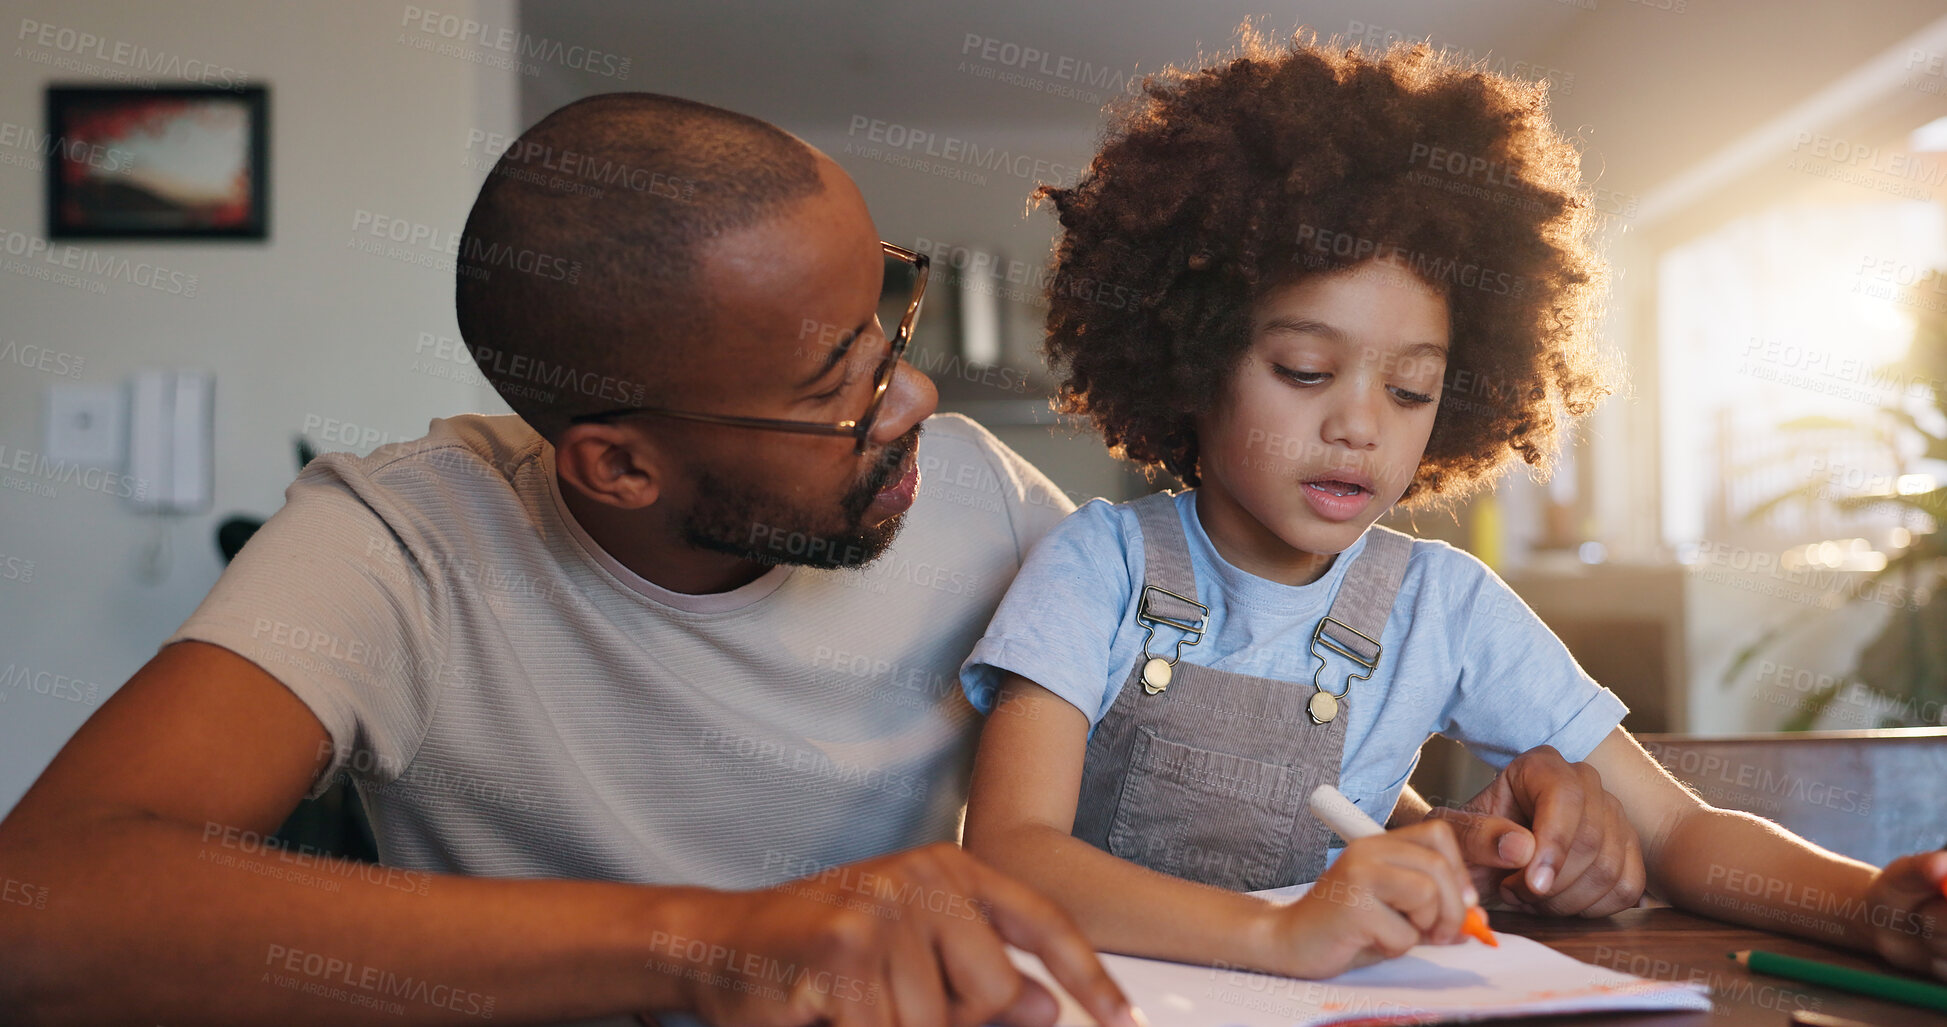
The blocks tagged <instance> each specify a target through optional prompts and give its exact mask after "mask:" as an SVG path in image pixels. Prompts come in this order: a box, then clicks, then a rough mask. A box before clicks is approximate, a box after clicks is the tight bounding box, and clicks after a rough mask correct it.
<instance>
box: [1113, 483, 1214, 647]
mask: <svg viewBox="0 0 1947 1027" xmlns="http://www.w3.org/2000/svg"><path fill="white" fill-rule="evenodd" d="M1129 508H1130V509H1131V510H1134V511H1135V512H1136V523H1137V524H1139V525H1140V526H1141V527H1142V533H1143V589H1142V595H1141V596H1139V597H1138V599H1137V601H1138V602H1139V603H1142V604H1144V605H1143V606H1142V607H1139V609H1142V610H1144V611H1145V612H1147V613H1148V614H1150V615H1151V616H1153V617H1156V618H1167V619H1168V620H1169V621H1171V622H1176V623H1181V624H1196V623H1200V622H1201V621H1202V620H1203V617H1204V613H1205V611H1204V609H1203V608H1202V607H1200V606H1197V605H1195V601H1196V598H1197V572H1196V570H1195V568H1193V567H1192V566H1191V565H1190V543H1189V540H1188V539H1187V538H1185V537H1184V535H1183V519H1182V517H1181V516H1179V515H1178V514H1177V512H1176V496H1175V495H1174V494H1172V493H1168V492H1156V493H1151V494H1150V495H1147V496H1144V497H1142V498H1141V499H1138V500H1135V501H1134V502H1132V503H1130V504H1129ZM1165 590H1167V591H1165ZM1170 593H1175V594H1174V595H1171V594H1170ZM1177 596H1181V597H1183V599H1188V600H1190V602H1187V603H1186V602H1183V601H1181V600H1179V599H1178V598H1177Z"/></svg>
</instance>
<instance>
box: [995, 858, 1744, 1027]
mask: <svg viewBox="0 0 1947 1027" xmlns="http://www.w3.org/2000/svg"><path fill="white" fill-rule="evenodd" d="M1310 887H1311V886H1310V885H1299V886H1297V887H1296V888H1286V889H1280V890H1279V891H1277V892H1267V893H1261V894H1264V895H1266V897H1271V898H1277V899H1280V900H1282V901H1295V900H1296V899H1297V897H1298V896H1299V895H1302V894H1304V892H1305V891H1306V890H1308V889H1309V888H1310ZM1495 937H1496V938H1497V939H1498V940H1499V941H1500V942H1501V946H1500V947H1499V948H1492V947H1490V946H1487V945H1484V944H1482V943H1480V942H1477V941H1471V940H1470V941H1465V942H1462V943H1460V944H1458V945H1421V946H1419V947H1417V948H1415V949H1413V950H1412V951H1410V952H1408V953H1406V954H1405V955H1403V956H1400V957H1399V958H1397V959H1389V960H1387V961H1385V962H1383V963H1376V964H1374V965H1372V966H1366V967H1361V968H1359V969H1357V970H1352V971H1348V972H1346V973H1343V974H1340V975H1339V976H1337V977H1333V978H1329V979H1327V980H1318V981H1306V980H1297V979H1294V978H1290V977H1276V976H1272V975H1270V974H1260V973H1252V972H1248V971H1241V970H1220V969H1216V968H1213V967H1207V966H1189V965H1186V964H1183V963H1167V962H1163V961H1161V960H1155V959H1136V958H1134V957H1131V956H1118V955H1110V954H1107V953H1105V954H1103V956H1102V963H1103V965H1104V966H1105V967H1107V968H1108V971H1109V974H1110V975H1111V976H1113V977H1114V978H1115V979H1116V982H1117V983H1118V984H1120V985H1122V990H1123V992H1124V994H1127V995H1128V996H1129V998H1130V1000H1131V1001H1133V1002H1134V1003H1135V1004H1136V1005H1137V1007H1138V1008H1140V1009H1142V1011H1143V1012H1144V1013H1146V1014H1147V1015H1148V1016H1149V1022H1150V1023H1151V1024H1152V1025H1153V1027H1302V1025H1311V1024H1350V1023H1357V1024H1387V1023H1433V1022H1438V1021H1442V1020H1475V1019H1481V1018H1484V1017H1490V1016H1494V1017H1507V1016H1543V1015H1550V1014H1562V1013H1587V1012H1599V1011H1615V1010H1709V1009H1710V997H1709V995H1708V994H1707V992H1706V989H1705V988H1704V986H1703V985H1701V984H1691V983H1688V982H1674V981H1653V980H1649V979H1646V978H1642V977H1635V976H1632V975H1630V974H1625V973H1618V972H1617V971H1614V970H1608V969H1604V968H1603V967H1599V966H1591V965H1589V964H1588V963H1584V962H1581V961H1579V960H1576V959H1572V958H1570V957H1568V956H1565V955H1562V954H1561V953H1559V952H1556V951H1555V950H1553V949H1551V948H1549V947H1548V946H1546V945H1543V944H1541V943H1540V942H1535V941H1530V940H1528V939H1527V938H1523V937H1519V936H1517V935H1512V934H1496V935H1495ZM1010 955H1012V956H1013V957H1014V960H1015V962H1016V963H1017V964H1018V965H1019V966H1020V967H1021V968H1022V969H1023V970H1024V971H1026V972H1027V973H1029V974H1031V975H1033V976H1034V977H1036V978H1037V979H1039V980H1040V981H1041V982H1042V983H1044V984H1047V985H1049V986H1050V988H1051V989H1053V990H1054V991H1055V994H1056V995H1058V996H1059V997H1060V998H1061V1019H1060V1020H1059V1021H1057V1023H1058V1024H1060V1025H1061V1027H1084V1025H1088V1024H1092V1023H1094V1021H1093V1020H1092V1019H1091V1018H1090V1017H1089V1015H1088V1014H1087V1013H1086V1012H1083V1011H1082V1008H1081V1007H1080V1006H1078V1005H1076V1004H1075V1002H1074V1000H1073V999H1070V998H1069V997H1068V996H1067V995H1065V994H1063V993H1062V992H1061V990H1060V989H1059V988H1057V987H1055V986H1054V983H1053V978H1051V977H1049V976H1048V973H1047V971H1046V970H1045V969H1044V968H1043V967H1042V966H1041V963H1040V961H1039V960H1037V959H1035V958H1034V957H1033V956H1029V955H1027V954H1025V953H1021V952H1018V951H1010Z"/></svg>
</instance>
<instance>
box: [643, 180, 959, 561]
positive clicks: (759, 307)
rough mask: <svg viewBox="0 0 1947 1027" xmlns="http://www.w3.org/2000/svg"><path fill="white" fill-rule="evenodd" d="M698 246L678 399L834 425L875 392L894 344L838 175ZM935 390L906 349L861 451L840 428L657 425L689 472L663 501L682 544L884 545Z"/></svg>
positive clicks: (861, 557) (762, 553)
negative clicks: (907, 358) (767, 216)
mask: <svg viewBox="0 0 1947 1027" xmlns="http://www.w3.org/2000/svg"><path fill="white" fill-rule="evenodd" d="M820 160H821V173H822V175H823V177H824V179H825V189H824V191H823V192H821V193H819V194H818V195H816V196H812V197H810V198H808V199H806V200H803V201H800V202H799V203H798V204H797V205H796V206H795V207H794V208H792V209H791V210H790V211H788V212H786V213H785V214H784V215H782V216H780V217H777V218H774V219H773V220H771V221H769V222H767V223H765V224H760V225H755V226H751V227H748V228H744V229H740V230H738V231H735V232H731V233H728V234H726V235H725V236H724V237H723V238H721V239H719V240H717V241H716V242H715V243H713V244H712V245H711V246H710V247H709V248H707V249H706V250H705V253H704V265H703V273H702V275H701V282H700V284H701V287H702V288H704V289H705V290H707V291H708V294H709V295H710V296H711V297H712V299H713V303H712V306H713V308H714V311H715V314H714V318H713V320H714V322H715V323H714V325H713V327H712V329H711V332H710V338H708V339H707V340H698V342H699V345H697V346H696V347H695V351H696V352H698V353H699V354H700V359H699V360H698V361H697V363H696V364H695V365H694V368H693V374H692V375H691V376H690V377H691V381H690V382H688V383H686V384H687V385H689V386H690V387H689V388H688V389H686V393H687V395H686V396H685V398H684V408H685V409H690V410H697V411H704V412H710V413H726V414H741V415H746V416H753V417H768V418H777V419H782V420H793V421H813V422H821V423H826V424H835V423H838V422H840V421H848V420H857V419H859V418H861V417H863V416H864V415H865V411H866V408H867V406H868V405H870V403H871V401H872V392H873V380H874V375H875V372H876V370H877V369H878V368H879V367H880V366H881V365H882V364H883V363H884V362H885V361H886V360H887V359H888V357H889V355H890V351H891V341H890V340H889V339H888V338H887V336H886V332H885V330H884V329H883V327H882V326H881V325H880V323H879V319H878V317H877V312H878V309H879V295H880V291H881V288H882V286H883V283H884V279H885V263H884V255H883V253H882V251H881V250H880V247H879V234H878V230H877V229H876V228H875V227H874V226H873V224H872V218H871V216H870V215H869V214H868V213H867V211H866V207H865V202H864V200H863V199H862V198H861V197H860V196H859V193H858V190H857V188H856V187H855V186H853V184H852V182H851V180H850V178H848V177H847V176H846V175H845V173H844V172H843V171H841V170H839V168H838V167H837V165H835V164H832V163H831V162H830V161H829V160H827V159H824V158H822V157H821V159H820ZM937 400H938V394H937V393H936V392H935V391H934V389H933V386H932V383H931V382H930V381H928V380H927V379H926V377H925V375H922V374H920V373H919V372H918V371H917V370H915V369H914V368H913V367H912V366H911V365H909V364H906V363H904V362H903V361H902V362H901V363H900V364H899V366H898V367H897V369H896V371H895V373H894V374H893V378H892V382H891V384H890V386H889V387H888V389H887V393H886V397H885V400H884V402H883V403H882V404H881V405H880V407H879V413H878V416H877V419H876V421H875V422H874V425H873V429H872V434H871V437H870V439H868V441H867V444H866V450H865V452H864V453H863V454H858V453H855V452H854V449H855V444H854V442H853V440H852V439H850V438H843V437H837V436H819V435H805V434H796V433H788V432H778V431H764V430H755V429H748V428H726V427H717V426H712V425H704V424H695V423H690V422H676V421H663V422H661V423H660V424H658V425H657V426H656V429H655V430H657V431H658V432H659V433H663V437H665V438H668V439H672V440H675V439H677V438H679V436H677V435H675V434H671V433H674V432H681V433H682V434H681V436H680V439H681V446H680V450H679V451H680V452H681V454H682V462H683V465H684V468H685V471H686V473H685V475H684V478H685V479H686V481H685V482H683V483H682V484H681V485H680V486H678V487H676V488H673V489H672V492H674V493H676V494H673V495H671V496H670V497H669V498H670V499H671V500H674V501H676V502H678V503H680V504H681V505H682V507H683V511H684V512H683V513H682V515H681V518H680V525H681V530H682V532H683V534H684V536H685V538H686V539H687V541H688V542H689V544H691V545H693V546H697V547H700V548H704V549H711V550H715V551H718V552H723V553H728V554H731V555H734V556H738V557H742V558H744V559H750V560H758V561H762V562H767V563H794V564H803V565H808V566H815V567H856V566H859V565H861V564H864V563H867V562H869V561H871V560H873V559H875V558H877V557H878V556H879V555H880V554H882V553H884V552H885V550H886V548H887V547H889V546H890V545H891V544H892V540H893V538H894V537H895V536H896V535H897V534H898V532H899V528H900V525H901V524H902V523H903V521H904V519H905V511H906V509H907V508H908V507H910V506H911V505H912V502H913V498H914V496H915V495H916V494H917V490H918V486H919V471H918V459H917V448H918V443H919V435H920V422H921V421H923V420H924V419H925V418H926V417H927V416H929V415H930V414H932V412H933V408H934V406H935V404H936V402H937Z"/></svg>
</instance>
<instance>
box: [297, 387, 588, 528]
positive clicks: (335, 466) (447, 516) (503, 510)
mask: <svg viewBox="0 0 1947 1027" xmlns="http://www.w3.org/2000/svg"><path fill="white" fill-rule="evenodd" d="M545 446H546V442H545V441H544V440H543V439H542V438H541V437H540V436H539V435H538V434H536V433H535V432H534V431H533V429H531V428H529V427H528V426H527V425H526V423H525V422H523V421H521V419H520V418H518V417H516V416H513V415H511V414H508V415H499V416H494V415H481V414H462V415H458V416H454V417H446V418H437V419H435V420H433V421H432V422H431V423H430V424H429V425H428V426H427V431H426V434H425V435H423V436H421V437H419V438H416V439H408V440H406V441H403V442H394V443H390V444H388V445H384V446H380V447H379V448H377V449H375V450H373V451H372V452H370V453H368V454H365V455H364V456H359V455H357V454H354V453H325V454H322V455H320V456H319V457H318V458H317V459H315V460H312V461H311V462H310V463H309V464H307V465H305V468H304V470H303V472H302V473H300V474H299V475H298V477H297V480H296V481H293V482H292V483H291V485H290V487H289V488H288V489H286V490H285V492H284V500H285V505H284V509H283V510H281V511H279V513H280V515H281V516H283V517H284V519H285V520H287V521H289V520H296V521H300V522H306V523H309V522H312V521H315V520H317V519H319V518H323V519H324V521H326V522H337V521H341V520H344V519H346V518H351V519H357V518H360V517H365V518H371V517H375V518H376V519H377V521H379V522H383V524H384V525H385V527H386V529H388V530H389V531H390V532H391V533H393V534H396V535H398V536H400V538H402V539H406V540H416V541H419V542H424V543H432V541H433V540H434V539H435V538H436V537H439V536H446V535H453V534H455V533H459V534H478V533H479V532H481V531H483V530H485V531H492V530H497V529H494V528H491V527H489V526H490V525H503V526H504V525H505V524H507V522H509V521H510V520H511V521H527V520H532V519H533V518H534V517H535V516H537V515H538V511H540V510H541V509H542V507H543V505H544V504H546V503H549V502H551V501H552V500H551V499H550V497H549V496H548V495H547V494H546V489H547V485H546V481H547V479H546V477H545V476H544V475H543V474H541V473H539V471H540V470H541V468H542V466H543V463H544V456H545V453H544V448H545ZM373 527H374V528H375V529H376V527H377V526H376V524H375V525H373Z"/></svg>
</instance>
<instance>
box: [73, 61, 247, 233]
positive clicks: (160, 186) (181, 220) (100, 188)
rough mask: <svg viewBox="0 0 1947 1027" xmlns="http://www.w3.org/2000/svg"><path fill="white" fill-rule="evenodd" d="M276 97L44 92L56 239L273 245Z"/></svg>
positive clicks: (242, 90)
mask: <svg viewBox="0 0 1947 1027" xmlns="http://www.w3.org/2000/svg"><path fill="white" fill-rule="evenodd" d="M269 121H270V94H269V90H268V89H266V88H265V87H263V86H260V85H246V86H239V87H236V88H225V89H212V88H205V87H200V86H194V87H188V86H185V87H163V88H155V89H131V88H125V87H120V86H49V87H48V88H47V138H48V139H49V140H51V141H52V142H51V146H50V152H49V153H48V158H47V166H46V168H47V228H48V231H47V234H48V238H50V239H81V238H85V239H265V238H268V236H269V220H270V219H269V210H270V196H269V191H268V186H269V182H270V168H269V160H270V149H269V136H270V132H269Z"/></svg>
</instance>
